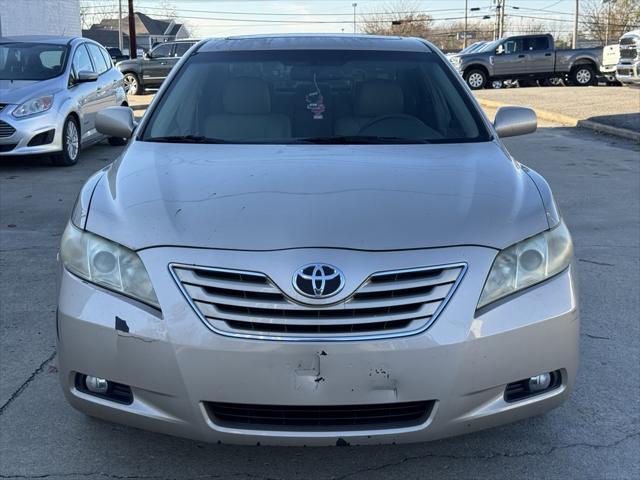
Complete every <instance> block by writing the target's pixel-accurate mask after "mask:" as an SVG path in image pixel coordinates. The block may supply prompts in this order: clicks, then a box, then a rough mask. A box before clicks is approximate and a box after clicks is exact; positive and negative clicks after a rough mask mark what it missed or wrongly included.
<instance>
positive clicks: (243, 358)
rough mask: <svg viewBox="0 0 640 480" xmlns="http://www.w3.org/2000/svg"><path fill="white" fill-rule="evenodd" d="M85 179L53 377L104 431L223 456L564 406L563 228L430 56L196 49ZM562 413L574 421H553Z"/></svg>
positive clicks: (490, 422)
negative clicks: (102, 422)
mask: <svg viewBox="0 0 640 480" xmlns="http://www.w3.org/2000/svg"><path fill="white" fill-rule="evenodd" d="M167 82H168V84H167V85H165V86H164V87H163V89H162V90H161V91H160V93H158V95H157V96H156V98H155V99H154V101H153V103H152V104H151V106H150V107H149V109H148V110H147V113H146V115H145V117H144V118H143V120H142V122H141V124H140V125H138V126H136V125H135V124H134V122H133V117H132V114H131V111H130V110H129V109H121V108H118V107H114V108H111V109H107V110H105V111H103V112H100V114H99V115H98V124H97V125H98V129H99V130H100V131H102V132H103V133H105V134H108V135H112V136H118V137H119V136H122V135H125V136H130V137H131V140H130V143H129V146H128V148H127V150H126V151H125V152H124V154H123V156H122V157H120V159H119V160H118V161H117V162H115V163H113V164H111V165H110V166H109V167H108V168H106V169H103V170H101V171H100V172H98V173H97V174H95V175H94V176H93V177H91V178H90V179H89V181H88V182H87V183H86V184H85V186H84V187H83V189H82V191H81V193H80V195H79V199H78V202H77V204H76V207H75V210H74V211H73V213H72V216H71V219H70V222H69V223H68V225H67V227H66V230H65V232H64V235H63V238H62V244H61V250H60V259H61V262H62V268H61V271H60V272H61V273H60V275H61V276H60V283H59V285H60V294H59V302H58V309H57V312H58V313H57V323H56V325H57V330H56V331H57V339H58V350H57V351H58V368H59V372H60V380H61V382H62V387H63V390H64V393H65V395H66V398H67V399H68V400H69V402H70V403H71V404H72V405H73V406H74V407H76V408H78V409H79V410H81V411H83V412H86V413H87V414H90V415H92V416H96V417H102V418H105V419H109V420H111V421H117V422H122V423H126V424H130V425H135V426H137V427H141V428H148V429H152V430H156V431H160V432H165V433H169V434H175V435H181V436H186V437H191V438H198V439H201V440H209V441H220V442H223V443H249V444H254V445H255V444H256V443H261V444H298V445H318V444H333V445H336V444H338V445H343V444H346V443H376V444H377V443H392V442H410V441H422V440H430V439H435V438H440V437H444V436H449V435H453V434H461V433H468V432H471V431H473V430H476V429H480V428H486V427H491V426H495V425H499V424H502V423H505V422H510V421H514V420H518V419H522V418H524V417H527V416H530V415H539V414H541V413H543V412H545V411H547V410H549V409H551V408H553V407H556V406H558V405H560V404H561V403H562V402H563V401H564V400H565V399H566V398H567V396H568V394H569V392H570V390H571V388H572V386H573V384H574V378H575V374H576V368H577V362H578V344H579V332H578V330H579V315H578V306H577V302H578V298H577V294H576V290H575V288H576V287H575V277H574V270H573V267H572V243H571V237H570V235H569V232H568V230H567V227H566V226H565V223H564V221H563V219H562V218H561V217H560V214H559V211H558V209H557V208H556V204H555V202H554V199H553V196H552V194H551V190H550V189H549V186H548V184H547V183H546V182H545V180H544V179H543V178H542V177H541V176H540V175H539V174H538V173H536V172H534V171H533V170H531V169H529V168H528V167H525V166H523V165H521V164H519V163H518V162H516V161H515V160H514V159H512V158H511V157H510V156H509V154H508V153H507V152H506V150H505V148H504V146H503V144H502V140H501V138H500V137H508V136H513V135H521V134H525V133H531V132H533V131H535V129H536V116H535V113H534V112H533V111H532V110H530V109H527V108H518V107H505V108H502V109H499V110H498V111H497V114H496V119H495V123H494V124H493V125H492V124H491V123H490V122H489V121H488V120H487V117H486V116H485V115H484V113H483V112H482V110H481V109H480V107H479V106H478V104H477V103H476V102H475V100H474V99H473V97H472V95H471V94H470V93H469V92H468V90H467V88H466V87H465V85H464V82H463V80H462V78H460V76H459V75H458V74H457V73H456V72H455V71H454V70H453V68H452V67H451V65H450V64H449V62H448V61H447V60H446V58H445V57H444V56H443V55H442V54H441V53H440V52H439V50H438V49H437V48H436V47H434V46H433V45H432V44H430V43H427V42H426V41H424V40H422V39H417V38H390V37H375V36H283V35H276V36H256V37H251V36H245V37H236V38H225V39H212V40H207V41H203V42H201V43H199V44H198V45H197V46H196V47H194V49H193V50H191V52H190V54H189V55H188V56H186V57H185V58H183V59H182V60H181V61H180V62H179V63H178V65H177V66H176V68H175V69H174V70H173V71H172V72H171V74H170V75H169V77H168V79H167ZM555 418H556V419H558V418H559V417H555Z"/></svg>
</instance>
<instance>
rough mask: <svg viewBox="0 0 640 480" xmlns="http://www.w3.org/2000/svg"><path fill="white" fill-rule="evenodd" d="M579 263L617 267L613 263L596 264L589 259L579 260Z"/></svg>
mask: <svg viewBox="0 0 640 480" xmlns="http://www.w3.org/2000/svg"><path fill="white" fill-rule="evenodd" d="M578 261H579V262H584V263H591V264H592V265H601V266H603V267H615V265H614V264H613V263H607V262H596V261H595V260H589V259H587V258H579V259H578Z"/></svg>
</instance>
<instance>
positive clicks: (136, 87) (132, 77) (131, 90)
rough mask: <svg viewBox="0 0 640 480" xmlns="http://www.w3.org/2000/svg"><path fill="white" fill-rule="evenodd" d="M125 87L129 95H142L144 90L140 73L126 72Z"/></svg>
mask: <svg viewBox="0 0 640 480" xmlns="http://www.w3.org/2000/svg"><path fill="white" fill-rule="evenodd" d="M124 88H125V90H126V91H127V94H128V95H142V93H143V92H144V88H142V85H141V84H140V79H139V78H138V75H136V74H135V73H132V72H127V73H125V74H124Z"/></svg>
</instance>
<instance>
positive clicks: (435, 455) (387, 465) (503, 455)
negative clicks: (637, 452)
mask: <svg viewBox="0 0 640 480" xmlns="http://www.w3.org/2000/svg"><path fill="white" fill-rule="evenodd" d="M639 435H640V432H634V433H631V434H629V435H626V436H624V437H622V438H621V439H619V440H616V441H615V442H611V443H607V444H593V443H587V442H577V443H569V444H566V445H558V446H553V447H550V448H548V449H546V450H541V451H537V452H528V451H524V452H517V453H498V452H492V453H489V454H487V455H447V454H438V453H427V454H424V455H415V456H411V457H404V458H401V459H400V460H397V461H395V462H389V463H385V464H382V465H378V466H375V467H368V468H363V469H361V470H357V471H355V472H350V473H346V474H344V475H341V476H337V477H332V480H346V479H348V478H351V477H354V476H356V475H361V474H366V473H371V472H378V471H381V470H385V469H387V468H391V467H397V466H399V465H402V464H404V463H407V462H413V461H419V460H424V459H427V458H442V459H447V460H493V459H496V458H523V457H544V456H547V455H551V454H552V453H554V452H556V451H558V450H565V449H569V448H580V447H585V448H595V449H601V448H612V447H616V446H618V445H620V444H621V443H624V442H626V441H627V440H629V439H631V438H633V437H637V436H639Z"/></svg>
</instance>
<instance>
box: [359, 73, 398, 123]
mask: <svg viewBox="0 0 640 480" xmlns="http://www.w3.org/2000/svg"><path fill="white" fill-rule="evenodd" d="M353 110H354V113H355V114H356V115H358V116H363V117H378V116H380V115H390V114H393V113H403V111H404V94H403V93H402V88H400V85H398V84H397V83H396V82H392V81H386V80H372V81H370V82H364V83H362V84H361V85H360V88H358V90H357V92H356V99H355V104H354V107H353Z"/></svg>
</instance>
